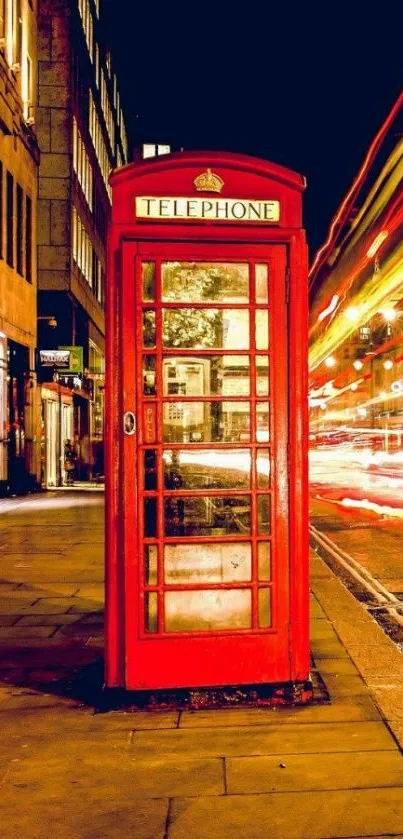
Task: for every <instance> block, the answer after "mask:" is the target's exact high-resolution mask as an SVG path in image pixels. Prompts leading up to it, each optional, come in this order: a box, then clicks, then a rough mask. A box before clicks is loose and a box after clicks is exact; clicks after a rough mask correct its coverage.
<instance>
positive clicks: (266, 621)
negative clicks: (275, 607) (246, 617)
mask: <svg viewBox="0 0 403 839" xmlns="http://www.w3.org/2000/svg"><path fill="white" fill-rule="evenodd" d="M270 595H271V592H270V589H269V588H260V589H259V626H260V628H261V629H267V627H269V626H271V609H270Z"/></svg>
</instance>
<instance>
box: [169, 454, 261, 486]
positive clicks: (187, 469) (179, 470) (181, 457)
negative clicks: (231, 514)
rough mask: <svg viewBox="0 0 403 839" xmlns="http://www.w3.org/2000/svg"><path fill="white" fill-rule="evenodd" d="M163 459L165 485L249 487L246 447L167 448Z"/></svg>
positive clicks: (248, 455) (248, 456)
mask: <svg viewBox="0 0 403 839" xmlns="http://www.w3.org/2000/svg"><path fill="white" fill-rule="evenodd" d="M163 459H164V486H165V489H249V487H250V465H251V458H250V451H249V450H248V449H234V450H232V451H231V450H229V449H224V450H221V451H220V450H219V449H216V450H214V449H208V450H207V451H206V450H202V451H200V450H197V449H196V450H193V451H177V450H174V451H172V450H169V449H168V450H167V451H165V452H164V455H163Z"/></svg>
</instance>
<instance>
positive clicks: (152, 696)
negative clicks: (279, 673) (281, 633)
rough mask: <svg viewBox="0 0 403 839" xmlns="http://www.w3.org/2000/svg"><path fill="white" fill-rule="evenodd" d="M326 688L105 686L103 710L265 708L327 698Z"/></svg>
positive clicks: (309, 684) (303, 683)
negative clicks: (124, 687) (125, 688)
mask: <svg viewBox="0 0 403 839" xmlns="http://www.w3.org/2000/svg"><path fill="white" fill-rule="evenodd" d="M328 698H329V697H328V694H327V691H326V688H325V687H324V685H323V683H322V684H319V683H318V684H314V683H313V682H312V681H311V680H310V679H308V680H306V681H300V682H282V683H277V684H270V685H269V684H268V685H242V686H238V685H230V686H227V687H218V688H217V687H213V688H182V689H177V690H152V691H150V690H148V691H130V690H124V689H122V688H105V689H104V691H103V705H104V707H105V710H116V709H118V708H125V710H126V711H127V710H133V711H136V710H149V711H153V710H154V711H161V710H195V711H196V710H201V709H215V708H231V707H249V708H265V707H266V708H267V707H274V706H279V705H289V706H295V705H306V704H308V703H309V702H325V701H327V700H328Z"/></svg>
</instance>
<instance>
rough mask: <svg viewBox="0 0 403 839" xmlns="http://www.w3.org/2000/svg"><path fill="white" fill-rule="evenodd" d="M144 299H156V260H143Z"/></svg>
mask: <svg viewBox="0 0 403 839" xmlns="http://www.w3.org/2000/svg"><path fill="white" fill-rule="evenodd" d="M141 274H142V281H143V300H146V301H148V300H155V262H142V263H141Z"/></svg>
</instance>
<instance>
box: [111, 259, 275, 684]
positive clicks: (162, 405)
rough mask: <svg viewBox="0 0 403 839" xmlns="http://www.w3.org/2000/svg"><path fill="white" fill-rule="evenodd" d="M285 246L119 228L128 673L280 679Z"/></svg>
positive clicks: (190, 680) (146, 677)
mask: <svg viewBox="0 0 403 839" xmlns="http://www.w3.org/2000/svg"><path fill="white" fill-rule="evenodd" d="M285 272H286V248H285V246H283V245H273V246H261V245H259V246H237V247H235V246H230V245H220V246H217V245H214V246H213V245H211V246H207V245H192V246H187V245H173V244H160V245H159V244H156V243H152V244H151V243H125V244H124V245H123V261H122V279H121V295H122V312H123V319H122V330H121V336H120V340H121V342H122V346H121V359H122V369H121V386H122V390H121V392H122V401H123V404H122V407H123V414H124V433H123V475H124V486H123V487H122V493H123V523H122V524H123V539H122V547H123V553H124V564H125V608H124V620H125V639H126V655H125V660H126V664H125V666H126V686H127V687H128V688H133V689H142V688H169V687H181V686H183V687H190V686H195V685H198V686H201V685H220V684H223V685H224V684H253V683H261V682H266V681H270V682H274V681H287V680H289V679H290V663H289V662H290V656H289V619H290V615H289V544H288V534H289V522H288V503H289V499H288V478H287V473H288V469H287V428H288V402H287V389H288V387H287V385H288V371H287V346H288V340H287V338H288V336H287V303H286V292H285Z"/></svg>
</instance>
